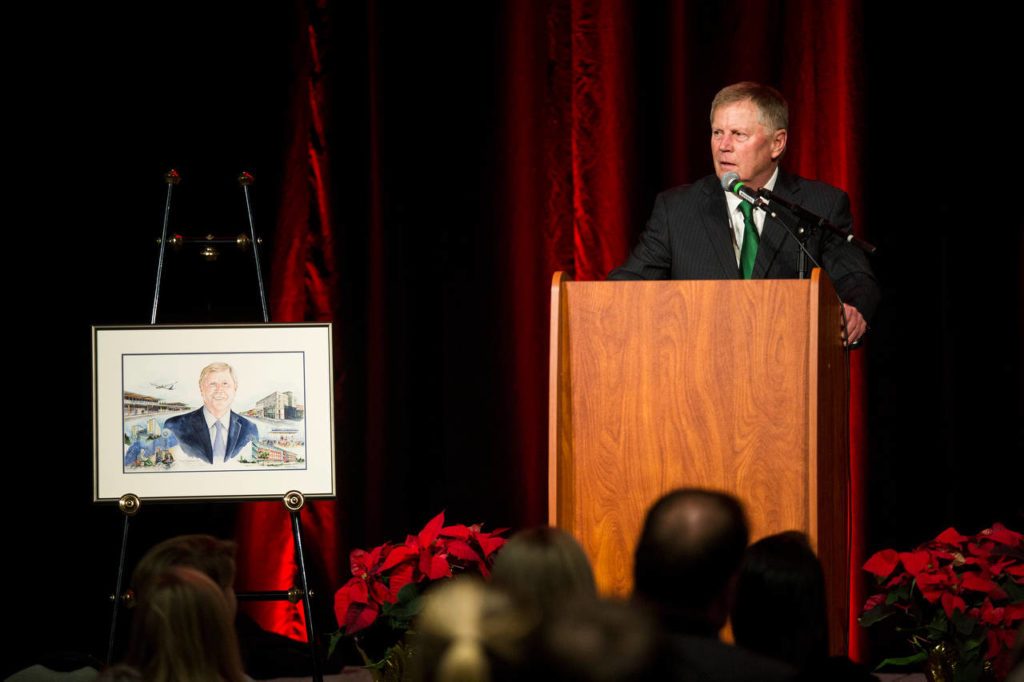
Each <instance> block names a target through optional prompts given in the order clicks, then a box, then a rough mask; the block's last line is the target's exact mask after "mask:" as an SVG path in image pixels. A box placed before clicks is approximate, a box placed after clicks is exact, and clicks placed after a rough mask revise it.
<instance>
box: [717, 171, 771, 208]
mask: <svg viewBox="0 0 1024 682" xmlns="http://www.w3.org/2000/svg"><path fill="white" fill-rule="evenodd" d="M722 189H724V190H725V191H726V192H732V193H733V194H735V195H737V196H738V197H739V198H740V199H743V200H744V201H746V202H747V203H749V204H753V205H754V208H764V204H765V201H764V200H763V199H762V198H761V197H760V196H759V195H758V193H757V191H756V190H754V189H752V188H750V187H748V186H747V183H745V182H743V181H742V180H740V174H739V173H737V172H736V171H729V172H728V173H726V174H725V175H723V176H722Z"/></svg>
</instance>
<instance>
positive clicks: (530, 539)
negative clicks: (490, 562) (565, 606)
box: [491, 526, 597, 615]
mask: <svg viewBox="0 0 1024 682" xmlns="http://www.w3.org/2000/svg"><path fill="white" fill-rule="evenodd" d="M491 582H492V583H493V584H495V585H498V586H500V587H502V588H504V589H507V590H509V591H510V592H512V593H514V594H515V595H516V596H517V597H519V598H520V599H522V600H524V601H526V602H527V603H529V604H531V605H532V606H533V607H534V608H536V609H537V610H538V611H539V612H540V613H541V614H542V615H547V614H549V613H550V612H551V611H552V610H554V609H557V607H558V605H559V604H560V603H561V602H562V601H564V600H566V599H570V598H573V597H576V596H581V595H582V596H584V597H591V598H593V597H595V596H596V595H597V588H596V586H595V584H594V572H593V571H592V570H591V568H590V562H589V561H588V560H587V555H586V554H584V553H583V548H582V547H580V544H579V543H578V542H576V539H575V538H573V537H572V536H571V535H569V534H568V533H566V532H565V531H563V530H560V529H558V528H552V527H550V526H540V527H537V528H531V529H529V530H524V531H521V532H519V533H516V534H515V535H513V536H512V537H511V538H509V541H508V542H507V543H505V546H504V547H502V548H501V552H500V553H499V554H498V556H497V558H496V559H495V560H494V568H493V570H492V572H491Z"/></svg>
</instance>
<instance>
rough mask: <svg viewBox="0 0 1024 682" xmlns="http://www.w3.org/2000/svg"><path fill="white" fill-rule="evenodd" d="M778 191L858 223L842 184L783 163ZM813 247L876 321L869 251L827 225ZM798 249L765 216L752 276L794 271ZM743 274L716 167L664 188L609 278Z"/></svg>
mask: <svg viewBox="0 0 1024 682" xmlns="http://www.w3.org/2000/svg"><path fill="white" fill-rule="evenodd" d="M775 193H776V194H777V195H778V196H779V197H781V198H783V199H785V200H787V201H789V202H791V203H794V204H799V205H801V206H803V207H804V208H806V209H807V210H808V211H811V212H812V213H815V214H817V215H820V216H822V217H824V218H825V219H827V220H828V221H829V222H831V223H832V224H833V225H836V226H837V227H840V228H842V229H844V230H846V231H850V230H852V229H853V216H852V215H851V214H850V198H849V197H848V196H847V195H846V192H844V191H842V190H841V189H838V188H836V187H833V186H831V185H827V184H825V183H823V182H816V181H814V180H805V179H804V178H801V177H798V176H796V175H791V174H789V173H786V172H784V171H782V170H780V171H779V178H778V180H777V181H776V183H775ZM807 250H808V251H809V252H810V253H811V256H813V257H814V259H815V260H816V261H818V263H820V264H821V265H822V267H824V268H825V271H826V272H827V273H828V275H829V277H830V278H831V280H832V283H833V285H834V286H835V288H836V292H837V293H838V294H839V297H840V298H841V299H843V301H844V302H846V303H849V304H851V305H853V306H855V307H856V308H857V309H858V310H859V311H860V313H861V315H863V316H864V319H866V320H868V321H869V322H870V320H871V317H872V316H873V315H874V313H875V309H876V308H877V307H878V300H879V298H880V295H881V294H880V291H879V288H878V282H877V281H876V280H875V276H874V274H873V273H872V271H871V266H870V265H869V264H868V260H867V258H866V257H865V255H864V253H863V252H861V251H860V249H858V248H857V247H855V246H851V245H849V244H847V243H846V242H844V241H843V240H842V239H839V238H837V237H835V236H834V235H831V234H828V233H826V232H825V231H824V230H819V231H818V232H817V233H816V234H815V235H813V236H812V237H811V238H810V240H809V241H808V243H807ZM797 252H798V247H797V245H796V243H795V242H794V240H793V239H792V237H790V236H789V233H788V232H787V231H786V228H785V227H784V226H783V225H782V223H780V222H779V221H777V220H776V219H774V218H772V217H770V216H769V217H766V219H765V223H764V229H763V231H762V233H761V241H760V245H759V246H758V250H757V260H756V261H755V262H754V277H755V278H758V279H792V278H794V277H796V276H797ZM812 267H813V264H812ZM738 277H739V270H738V268H737V266H736V254H735V252H734V251H733V244H732V228H731V227H730V225H729V217H728V206H727V204H726V201H725V192H724V191H722V186H721V184H720V182H719V180H718V178H717V177H716V176H714V175H709V176H707V177H705V178H701V179H700V180H698V181H697V182H695V183H694V184H692V185H684V186H682V187H674V188H672V189H670V190H667V191H665V192H662V193H661V194H659V195H658V198H657V199H656V200H655V202H654V210H653V211H652V213H651V218H650V220H648V221H647V227H646V229H644V231H643V233H642V234H641V235H640V241H639V243H638V244H637V245H636V248H634V249H633V252H632V253H631V254H630V255H629V258H627V259H626V262H625V263H623V264H622V266H621V267H618V268H616V269H615V270H612V272H611V274H609V275H608V279H611V280H631V279H632V280H636V279H736V278H738Z"/></svg>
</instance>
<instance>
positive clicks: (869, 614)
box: [857, 606, 892, 628]
mask: <svg viewBox="0 0 1024 682" xmlns="http://www.w3.org/2000/svg"><path fill="white" fill-rule="evenodd" d="M891 615H892V611H889V610H887V609H886V608H885V607H883V606H876V607H875V608H873V609H871V610H870V611H866V612H864V613H863V614H861V616H860V618H858V619H857V622H858V623H860V625H861V627H865V628H867V627H871V626H872V625H874V624H875V623H877V622H879V621H882V620H885V619H886V618H888V617H889V616H891Z"/></svg>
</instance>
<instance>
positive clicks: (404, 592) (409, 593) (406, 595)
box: [398, 583, 422, 602]
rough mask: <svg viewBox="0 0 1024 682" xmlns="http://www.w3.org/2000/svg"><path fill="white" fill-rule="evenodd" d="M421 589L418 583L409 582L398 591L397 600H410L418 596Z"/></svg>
mask: <svg viewBox="0 0 1024 682" xmlns="http://www.w3.org/2000/svg"><path fill="white" fill-rule="evenodd" d="M421 591H422V590H420V585H419V583H409V584H408V585H405V586H404V587H403V588H402V589H400V590H399V591H398V601H400V602H403V601H411V600H413V599H415V598H416V597H418V596H420V592H421Z"/></svg>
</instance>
